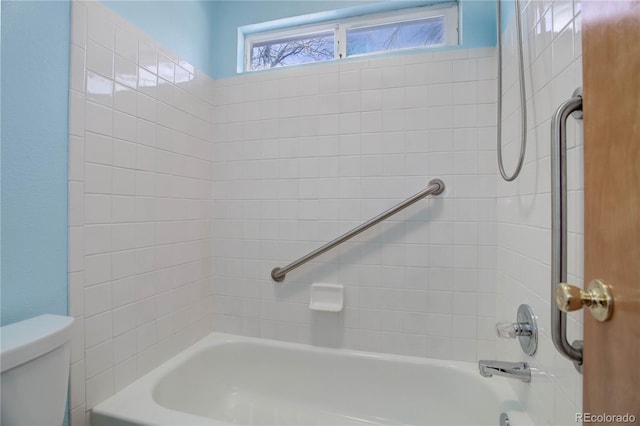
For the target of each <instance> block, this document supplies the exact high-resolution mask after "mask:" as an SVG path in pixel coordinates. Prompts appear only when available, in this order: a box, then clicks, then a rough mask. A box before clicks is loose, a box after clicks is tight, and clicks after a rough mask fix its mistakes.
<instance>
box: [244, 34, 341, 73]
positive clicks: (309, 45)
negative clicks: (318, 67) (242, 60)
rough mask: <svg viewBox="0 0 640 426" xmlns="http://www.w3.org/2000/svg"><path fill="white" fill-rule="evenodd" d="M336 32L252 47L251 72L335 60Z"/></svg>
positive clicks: (278, 40)
mask: <svg viewBox="0 0 640 426" xmlns="http://www.w3.org/2000/svg"><path fill="white" fill-rule="evenodd" d="M334 33H335V32H334V31H328V32H324V33H316V34H307V35H303V36H297V37H290V38H285V39H275V40H267V41H262V42H256V43H253V44H252V46H251V65H250V67H251V70H252V71H255V70H263V69H268V68H277V67H285V66H288V65H299V64H306V63H309V62H322V61H329V60H332V59H333V58H334V51H335V49H334V38H335V34H334Z"/></svg>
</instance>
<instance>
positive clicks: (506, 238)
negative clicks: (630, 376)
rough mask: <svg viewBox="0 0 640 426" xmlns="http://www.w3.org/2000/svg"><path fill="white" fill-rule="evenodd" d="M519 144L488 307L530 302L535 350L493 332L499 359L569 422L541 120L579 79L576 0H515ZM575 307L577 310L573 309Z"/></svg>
mask: <svg viewBox="0 0 640 426" xmlns="http://www.w3.org/2000/svg"><path fill="white" fill-rule="evenodd" d="M522 7H523V9H522V23H523V34H524V62H525V69H526V74H525V82H526V90H527V109H528V132H527V134H528V139H529V140H528V146H527V152H526V157H525V163H524V167H523V169H522V174H521V175H520V176H519V177H518V179H517V180H516V181H515V182H513V183H507V182H504V181H502V179H500V178H498V215H497V219H498V310H497V312H498V317H499V319H501V320H510V321H511V320H514V319H515V316H516V310H517V308H518V306H519V305H520V304H521V303H527V304H529V305H531V306H532V307H533V309H534V311H535V312H536V314H537V315H538V322H539V326H540V328H541V330H540V331H541V335H540V343H539V347H538V352H537V353H536V354H535V355H534V356H533V357H527V356H526V355H524V354H523V353H522V351H521V350H520V346H519V345H518V343H517V341H515V340H507V341H503V340H500V342H499V344H498V353H500V354H501V355H500V357H501V359H505V360H527V361H528V362H530V363H531V365H532V367H533V368H535V371H534V375H533V378H532V381H531V383H530V384H520V383H518V382H515V381H512V382H511V384H512V385H513V386H514V387H515V388H516V390H517V391H518V394H519V396H520V398H521V400H522V401H523V402H524V403H525V404H526V405H527V406H528V409H529V412H530V413H531V416H532V418H533V420H534V422H535V424H537V425H573V424H575V413H577V412H580V411H582V409H581V407H582V376H581V375H579V374H578V373H577V372H576V370H575V369H574V368H573V364H572V363H571V362H569V361H567V360H566V359H565V358H563V357H562V356H561V355H559V354H558V353H557V352H556V350H555V348H554V347H553V343H552V341H551V330H550V328H549V327H550V309H551V307H550V294H551V292H550V277H551V271H550V262H551V215H550V213H551V198H550V186H551V181H550V120H551V116H552V114H553V112H554V111H555V109H556V108H557V107H558V106H559V105H560V104H561V103H562V102H563V101H564V100H566V99H568V98H569V97H571V95H572V93H573V91H574V89H575V88H576V87H578V86H581V82H582V66H581V59H582V57H581V56H582V48H581V15H580V2H579V1H575V2H572V1H555V2H553V3H552V2H542V1H530V2H522ZM515 37H516V33H515V20H512V22H511V23H510V25H509V27H508V28H507V30H506V31H505V33H504V38H505V46H504V50H503V51H504V61H505V62H504V68H503V76H504V86H503V90H504V99H505V103H504V119H503V126H504V132H505V135H504V142H505V148H506V153H505V154H506V155H505V162H506V164H507V171H508V172H511V171H512V170H513V168H514V166H515V162H516V156H517V153H518V150H519V140H520V138H519V132H520V118H519V117H520V101H519V89H518V77H517V76H518V72H517V57H516V50H515V49H516V44H515V40H516V38H515ZM568 123H569V126H568V140H567V146H568V155H567V164H568V192H569V194H568V206H569V214H568V224H569V245H568V267H569V282H571V283H573V284H575V285H578V286H582V284H583V283H582V281H583V280H582V278H583V275H582V274H583V273H582V271H583V220H582V216H583V178H582V176H583V170H584V169H583V161H582V158H583V156H582V152H583V151H582V124H578V122H576V120H574V119H573V118H569V121H568ZM580 312H582V311H580ZM568 323H569V328H568V334H569V341H570V342H571V341H573V340H574V339H578V338H582V317H581V314H580V313H579V314H577V315H573V314H571V315H569V321H568Z"/></svg>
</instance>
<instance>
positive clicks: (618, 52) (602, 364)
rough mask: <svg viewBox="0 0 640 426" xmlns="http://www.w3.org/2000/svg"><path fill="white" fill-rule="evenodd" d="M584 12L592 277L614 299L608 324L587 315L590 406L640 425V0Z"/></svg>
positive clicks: (590, 6) (590, 4) (588, 5)
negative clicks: (603, 284)
mask: <svg viewBox="0 0 640 426" xmlns="http://www.w3.org/2000/svg"><path fill="white" fill-rule="evenodd" d="M582 12H583V13H582V15H583V17H582V25H583V37H582V43H583V85H584V88H583V90H584V101H583V102H584V103H583V110H584V161H585V185H584V186H585V194H584V198H585V275H584V276H585V283H588V282H589V281H590V280H592V279H594V278H601V279H603V280H604V281H605V282H607V284H609V285H611V287H612V293H613V297H614V311H613V316H612V318H611V319H610V320H609V321H608V322H604V323H599V322H597V321H595V320H594V319H593V318H591V315H590V314H589V313H588V312H585V313H584V317H585V330H584V334H585V336H584V340H585V342H584V344H585V349H584V386H583V402H584V411H585V412H588V413H591V414H595V415H597V414H604V413H606V414H610V415H615V414H619V415H624V414H626V413H629V414H632V415H634V416H635V418H636V422H635V423H634V424H640V0H627V1H619V0H618V1H602V0H599V1H598V0H591V1H590V0H586V1H584V2H583V4H582ZM610 420H612V421H605V422H604V423H601V424H614V423H616V421H615V420H616V419H614V418H610ZM617 424H620V422H618V423H617Z"/></svg>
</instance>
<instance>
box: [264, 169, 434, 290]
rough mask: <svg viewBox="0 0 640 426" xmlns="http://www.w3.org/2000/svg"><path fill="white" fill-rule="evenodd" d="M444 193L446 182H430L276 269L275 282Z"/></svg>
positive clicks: (273, 275) (273, 273)
mask: <svg viewBox="0 0 640 426" xmlns="http://www.w3.org/2000/svg"><path fill="white" fill-rule="evenodd" d="M442 191H444V182H443V181H441V180H440V179H433V180H431V181H430V182H429V186H428V187H426V188H425V189H423V190H422V191H420V192H418V193H417V194H414V195H412V196H411V197H409V198H407V199H406V200H404V201H403V202H401V203H398V204H396V205H395V206H393V207H391V208H390V209H389V210H387V211H385V212H383V213H380V214H379V215H378V216H376V217H374V218H371V219H369V220H368V221H366V222H365V223H363V224H362V225H359V226H357V227H355V228H353V229H352V230H351V231H349V232H346V233H344V234H342V235H341V236H339V237H338V238H336V239H334V240H333V241H330V242H328V243H326V244H325V245H323V246H322V247H320V248H317V249H316V250H314V251H312V252H311V253H309V254H307V255H305V256H302V257H301V258H299V259H298V260H295V261H293V262H291V263H290V264H288V265H287V266H285V267H284V268H274V269H273V270H272V271H271V278H272V279H273V280H274V281H277V282H281V281H284V278H285V276H286V275H287V272H290V271H293V270H294V269H296V268H298V267H299V266H302V265H304V264H305V263H307V262H309V261H310V260H312V259H315V258H316V257H318V256H320V255H321V254H323V253H325V252H327V251H329V250H331V249H332V248H334V247H335V246H338V245H340V244H342V243H344V242H345V241H347V240H350V239H351V238H353V237H355V236H356V235H358V234H360V233H361V232H364V231H366V230H367V229H369V228H371V227H372V226H373V225H376V224H378V223H380V222H382V221H383V220H385V219H386V218H388V217H390V216H393V215H394V214H396V213H398V212H399V211H400V210H403V209H405V208H407V207H409V206H410V205H412V204H414V203H416V202H418V201H420V200H421V199H423V198H424V197H426V196H428V195H439V194H442Z"/></svg>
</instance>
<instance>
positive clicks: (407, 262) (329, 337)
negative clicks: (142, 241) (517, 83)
mask: <svg viewBox="0 0 640 426" xmlns="http://www.w3.org/2000/svg"><path fill="white" fill-rule="evenodd" d="M493 54H494V52H493V50H488V51H483V53H482V54H478V55H475V56H474V57H473V59H465V58H467V56H468V54H467V51H465V52H464V53H463V54H456V55H449V54H443V55H441V56H442V57H440V56H438V55H436V56H424V57H422V56H421V57H420V58H418V57H413V56H412V60H411V61H409V62H407V64H406V65H402V63H401V61H390V60H389V61H384V60H379V61H378V60H376V61H373V62H371V61H369V63H364V64H360V63H359V64H357V65H353V64H349V65H350V66H349V67H346V68H341V70H342V72H341V73H340V74H339V76H338V75H337V74H332V73H331V72H332V70H333V68H332V67H331V66H326V65H320V66H318V67H315V68H313V67H310V68H308V69H304V70H299V71H298V73H297V74H296V75H299V76H302V77H301V78H302V79H312V80H313V81H316V82H317V86H316V85H313V87H312V88H310V89H309V92H308V94H307V93H305V94H302V93H301V92H300V90H293V89H292V87H294V86H295V87H298V88H299V86H298V85H297V83H296V84H291V83H290V80H288V79H284V80H281V79H275V78H274V79H264V80H260V81H258V82H255V83H253V84H251V86H250V88H251V90H252V91H255V96H252V95H251V94H249V95H247V94H248V92H247V90H248V87H249V86H245V85H244V82H243V79H242V78H232V79H226V80H221V81H217V82H216V93H219V95H218V99H219V105H218V107H217V111H216V125H215V127H214V131H216V134H217V138H216V140H215V143H214V152H215V153H216V154H215V155H214V157H213V158H214V163H213V170H214V185H215V188H216V192H215V195H214V201H215V203H216V205H217V206H219V207H217V208H216V209H215V213H214V215H215V218H216V219H215V220H216V222H217V223H218V224H219V225H215V224H214V242H213V250H214V263H215V264H216V265H218V267H214V291H215V292H216V293H217V296H216V302H215V309H216V312H218V313H219V316H218V318H219V320H218V321H217V329H219V330H221V331H226V332H231V333H243V334H252V335H256V334H257V335H260V336H262V337H268V338H278V339H283V340H293V341H299V342H308V341H311V339H312V336H316V343H318V344H326V345H332V346H333V345H335V344H336V343H335V342H336V338H337V337H336V336H337V335H338V334H343V335H344V336H347V335H348V336H349V338H348V339H345V340H343V343H342V346H344V347H353V348H360V349H366V350H376V351H380V350H382V351H387V352H393V353H403V354H407V355H419V356H436V357H445V358H450V357H451V356H452V351H453V349H452V348H453V347H454V341H453V339H454V336H455V333H456V332H457V331H459V330H457V329H456V330H454V328H453V324H454V322H453V316H452V314H453V312H454V309H458V310H459V311H458V313H459V314H462V315H469V316H471V317H473V318H476V316H477V313H478V306H477V305H478V291H479V285H478V278H477V275H478V274H480V273H481V271H484V272H494V274H493V278H494V279H495V267H496V259H495V247H494V246H495V244H496V240H495V239H493V240H491V239H490V238H487V237H486V235H485V233H486V232H487V231H486V228H483V231H484V233H483V238H484V239H483V240H482V244H484V245H483V246H482V248H481V246H480V233H479V225H480V223H485V222H481V221H486V223H492V224H495V213H496V209H495V207H494V208H493V209H491V208H488V207H486V206H485V205H484V204H483V205H482V209H481V208H480V207H479V205H480V203H479V201H478V199H477V197H478V191H480V190H482V191H483V197H484V198H483V200H485V199H486V200H487V201H488V202H489V203H493V204H494V205H495V180H493V179H494V176H495V174H494V173H495V171H494V170H495V169H494V168H493V167H492V168H489V167H487V166H486V165H484V164H483V165H482V167H481V165H480V163H481V162H487V161H488V160H487V156H480V155H478V149H479V142H478V139H479V136H478V135H479V134H482V135H483V137H489V136H490V135H491V134H495V130H494V131H492V132H487V131H485V130H484V129H483V128H479V127H477V122H478V114H477V103H478V100H479V98H480V96H479V95H480V94H481V96H482V98H481V99H482V100H483V101H484V102H493V101H494V99H495V94H494V93H490V92H489V91H490V90H491V89H492V88H494V87H495V84H494V85H493V86H492V85H490V84H487V85H485V86H486V87H485V86H483V88H482V90H479V89H478V83H477V78H478V77H477V75H478V74H479V71H478V68H479V65H478V63H479V61H481V63H482V66H481V73H482V77H483V78H485V79H490V78H494V79H495V74H491V71H492V70H493V72H494V73H495V71H494V70H495V67H493V68H492V66H491V65H490V64H489V63H488V60H493ZM433 58H437V59H438V61H436V62H431V59H433ZM454 62H455V63H457V65H456V69H457V70H458V71H457V74H456V75H455V76H454ZM315 76H320V77H319V78H317V77H315ZM301 81H302V80H301ZM454 81H456V82H457V83H456V84H455V85H454V84H453V82H454ZM283 85H284V86H283ZM243 89H245V91H244V92H243V93H242V95H239V94H238V92H239V91H241V90H243ZM454 92H455V94H454ZM255 98H260V99H263V104H262V105H261V106H260V108H259V109H261V110H262V111H263V114H262V115H260V114H258V109H256V111H253V109H254V106H253V104H254V103H255ZM278 98H280V99H279V100H278ZM295 106H297V108H295ZM247 110H248V111H249V112H247ZM243 111H244V112H243ZM338 113H339V115H338ZM457 113H459V114H460V115H461V116H463V119H462V120H458V121H456V122H454V115H455V114H457ZM292 118H294V119H295V120H292ZM485 121H486V120H485ZM454 125H457V126H459V131H458V130H456V131H457V134H456V138H455V139H454V137H453V134H454ZM486 125H491V124H486ZM283 127H285V128H284V129H283ZM429 129H432V130H431V131H429ZM487 134H488V136H486V135H487ZM302 135H305V137H302ZM256 139H263V141H262V142H261V143H260V144H255V145H253V146H255V147H256V148H257V149H251V148H250V146H251V145H248V144H251V143H252V142H253V141H254V140H256ZM491 149H493V145H492V146H491ZM454 154H455V155H454ZM491 161H494V157H493V156H492V157H491ZM253 164H256V165H259V167H257V168H255V169H251V170H250V171H247V169H248V168H250V165H253ZM492 165H493V164H492ZM479 173H483V174H485V175H486V179H485V176H484V175H483V176H480V175H479ZM432 177H441V178H442V179H444V180H445V182H446V184H447V191H446V192H445V195H444V199H445V200H447V201H448V202H449V203H446V204H438V203H436V204H432V203H429V202H421V203H418V204H416V205H415V207H412V209H411V210H410V211H406V212H403V213H401V214H398V215H397V217H394V218H393V220H391V221H389V222H386V223H385V224H383V225H380V226H379V227H377V228H372V229H371V230H369V231H367V233H365V234H363V235H362V236H360V237H358V239H357V242H354V243H350V244H347V245H345V246H342V247H341V248H340V249H339V250H337V251H336V252H335V253H333V254H327V255H325V256H323V257H321V258H319V259H318V260H317V263H316V265H315V267H314V266H311V267H309V266H308V265H307V267H306V268H301V269H300V270H299V271H296V272H294V273H291V274H289V276H288V277H287V281H292V285H295V286H296V287H297V288H300V289H301V290H300V291H299V292H295V293H292V294H287V293H286V292H279V291H275V293H274V292H273V291H271V292H269V293H268V294H267V293H265V292H264V289H265V288H267V287H266V286H273V283H272V282H271V280H270V279H269V275H268V270H270V269H271V268H273V267H275V266H277V265H278V264H280V262H278V261H275V260H274V259H276V260H279V261H281V262H282V263H286V262H287V261H289V260H292V259H293V258H295V257H296V256H299V255H300V254H301V252H304V251H305V250H307V249H308V250H311V249H313V248H315V247H317V246H318V245H320V244H321V243H322V241H326V240H329V239H331V238H332V237H333V236H337V235H339V234H340V232H341V231H346V230H348V229H350V228H352V227H353V226H356V225H357V224H358V223H360V222H361V221H364V220H366V219H368V218H369V217H371V216H373V215H375V214H377V213H379V212H380V211H382V210H384V209H385V208H388V207H390V206H392V205H393V204H394V203H397V202H398V201H400V200H401V199H403V198H404V197H406V196H408V195H410V194H412V193H415V192H417V191H418V190H420V189H422V188H423V187H424V186H425V185H426V183H427V182H428V181H429V178H432ZM487 179H488V180H489V181H487ZM255 181H260V184H259V188H258V187H256V185H255V184H254V182H255ZM492 191H494V192H493V193H492ZM256 199H260V200H263V201H262V202H261V203H260V204H258V203H255V201H254V200H256ZM270 200H277V202H276V201H270ZM271 202H273V207H271V206H270V203H271ZM454 224H456V225H458V224H459V226H457V228H456V231H457V232H455V233H454ZM490 229H493V230H494V231H495V226H494V227H493V228H490ZM252 230H253V231H252ZM163 233H164V231H163ZM454 234H455V236H456V239H455V240H454ZM163 238H164V237H163ZM325 238H326V240H325ZM254 244H255V245H256V246H257V247H260V249H258V250H257V251H256V252H255V254H254V255H253V256H255V257H257V258H259V259H261V262H259V263H256V265H257V266H258V268H249V267H247V264H248V255H249V253H250V251H249V250H248V248H249V247H250V245H254ZM242 259H244V260H242ZM270 263H271V265H270ZM454 265H457V266H458V267H463V268H468V269H466V271H467V274H466V275H465V274H457V275H456V280H457V281H455V282H454V279H453V275H454V274H453V270H454ZM480 268H482V269H480ZM265 271H267V272H265ZM484 275H487V276H489V278H488V279H486V278H485V281H490V280H491V275H490V274H487V273H485V274H484ZM239 281H241V282H242V286H241V287H242V289H240V287H239V286H238V285H237V283H238V282H239ZM317 281H327V282H338V283H343V284H344V285H345V289H346V292H347V294H351V297H349V299H348V300H347V306H346V309H347V312H348V313H347V312H345V315H344V322H341V323H340V326H338V327H336V326H335V325H333V323H332V325H331V326H329V325H328V323H326V321H324V320H323V321H324V322H323V321H320V320H319V319H314V317H313V316H310V314H309V311H308V308H306V305H305V303H307V302H306V300H308V297H309V296H308V286H309V285H310V284H311V283H312V282H317ZM458 282H460V283H462V282H464V283H465V284H467V285H466V286H462V285H459V286H458V287H455V283H458ZM483 283H484V281H483ZM271 288H273V287H271ZM454 288H458V289H461V290H462V291H464V293H457V294H462V296H461V297H460V298H459V299H461V300H464V301H466V302H465V303H458V304H457V305H455V306H454V305H453V302H452V300H453V295H452V290H453V289H454ZM482 289H483V291H484V292H485V293H483V294H484V295H485V298H483V302H485V301H486V298H487V297H488V298H490V297H494V298H495V288H491V286H490V285H484V286H483V287H482ZM274 290H277V289H274ZM467 295H468V297H467ZM256 297H259V298H260V304H258V303H257V300H256V299H255V298H256ZM254 304H255V305H256V306H263V307H265V309H261V310H259V309H251V308H249V306H252V305H254ZM486 305H487V303H484V304H483V305H482V306H483V309H484V310H483V311H482V312H483V313H485V314H486V313H487V310H488V309H489V308H487V307H486ZM489 305H490V304H489ZM158 306H162V305H158ZM267 308H268V309H267ZM163 309H166V308H163ZM465 309H466V310H465ZM430 310H431V311H430ZM428 315H431V316H432V317H429V316H428ZM256 316H258V317H259V318H260V320H261V321H262V323H263V324H264V323H265V321H268V325H267V326H265V327H260V328H256V329H253V328H251V327H248V326H246V324H248V323H249V322H250V321H251V320H252V319H254V318H255V317H256ZM348 318H350V319H349V320H347V319H348ZM456 318H457V317H456ZM488 318H491V319H493V318H494V315H488ZM429 320H431V321H429ZM327 321H328V320H327ZM456 321H459V319H458V318H457V319H456ZM459 323H460V321H459V322H456V324H459ZM474 324H476V323H475V322H474ZM472 330H473V333H472V335H469V336H467V335H465V336H464V338H458V340H456V341H455V348H456V349H460V351H461V353H460V354H458V358H456V359H465V360H475V357H476V356H477V354H478V351H477V348H478V346H479V345H480V343H479V341H478V340H477V336H476V327H475V325H474V327H472ZM158 333H159V332H158ZM483 337H484V335H483ZM492 340H493V336H491V337H489V340H487V341H485V343H486V342H491V341H492ZM485 346H486V345H485ZM483 353H486V351H484V352H483Z"/></svg>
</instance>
